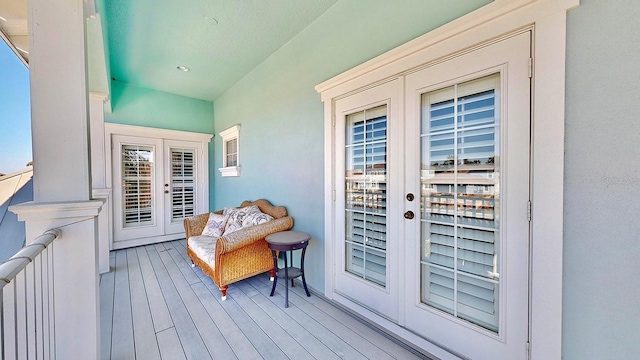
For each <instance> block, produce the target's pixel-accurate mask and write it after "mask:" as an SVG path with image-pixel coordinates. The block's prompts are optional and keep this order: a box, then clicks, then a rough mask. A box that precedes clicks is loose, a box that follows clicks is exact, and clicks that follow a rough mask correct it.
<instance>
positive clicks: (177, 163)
mask: <svg viewBox="0 0 640 360" xmlns="http://www.w3.org/2000/svg"><path fill="white" fill-rule="evenodd" d="M112 144H113V150H112V151H113V153H112V163H113V168H112V169H113V184H114V191H113V196H114V213H113V219H114V221H113V222H114V241H113V248H114V249H118V248H123V247H129V246H137V245H142V244H148V243H153V242H158V241H165V240H170V239H174V238H175V239H177V238H180V237H183V236H184V227H183V220H184V218H185V217H189V216H192V215H195V214H197V213H200V212H202V211H206V209H205V206H204V204H205V203H206V201H205V200H204V199H203V196H204V195H203V194H202V193H204V191H203V187H204V186H206V184H205V182H204V176H202V171H201V170H200V169H199V167H201V166H204V165H202V164H200V163H201V162H202V160H200V159H201V157H202V153H203V149H202V143H200V142H194V141H179V140H163V139H155V138H145V137H135V136H126V135H115V134H114V135H112Z"/></svg>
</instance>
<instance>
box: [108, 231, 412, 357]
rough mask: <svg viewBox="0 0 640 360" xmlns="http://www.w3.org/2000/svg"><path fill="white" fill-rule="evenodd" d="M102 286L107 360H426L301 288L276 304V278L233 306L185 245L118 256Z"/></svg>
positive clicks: (232, 290)
mask: <svg viewBox="0 0 640 360" xmlns="http://www.w3.org/2000/svg"><path fill="white" fill-rule="evenodd" d="M110 260H111V269H112V271H111V272H110V273H107V274H104V275H102V277H101V280H100V295H101V297H100V302H101V303H100V312H101V315H100V316H101V329H100V331H101V359H103V360H106V359H113V360H131V359H164V360H167V359H194V360H204V359H225V360H226V359H269V360H271V359H296V360H297V359H321V360H325V359H376V360H378V359H420V358H421V357H420V356H419V355H418V354H416V353H415V352H412V351H410V350H408V349H407V348H405V347H403V346H401V345H399V344H397V343H396V342H394V341H392V340H390V339H389V338H387V337H386V336H385V335H383V334H381V333H380V332H378V331H376V330H374V329H372V328H370V327H368V326H367V325H365V324H364V323H362V322H360V321H358V320H357V319H355V318H354V317H352V316H351V315H349V314H347V313H345V312H343V311H341V310H340V309H338V308H336V307H335V306H333V305H331V304H330V303H328V302H327V301H325V300H324V299H323V298H322V297H320V296H316V295H314V294H312V295H311V297H306V295H305V294H304V290H303V289H302V287H301V286H296V287H295V288H293V289H292V290H293V291H292V292H290V293H289V308H286V309H285V308H284V287H280V284H281V283H282V281H280V282H279V283H278V285H279V288H278V289H276V294H275V295H274V296H273V297H269V293H270V291H271V284H272V283H271V282H270V281H269V278H268V275H267V274H263V275H258V276H255V277H253V278H250V279H246V280H244V281H241V282H238V283H235V284H233V285H231V286H229V292H228V296H227V300H226V301H221V300H220V292H219V291H218V289H217V287H216V286H215V285H214V284H213V282H212V281H211V280H210V279H209V278H208V277H206V276H205V275H203V274H202V272H201V271H200V270H199V269H198V268H191V265H190V264H191V263H190V261H189V260H188V258H187V256H186V252H185V248H184V240H178V241H172V242H167V243H162V244H156V245H148V246H142V247H138V248H132V249H126V250H118V251H115V252H112V253H111V257H110Z"/></svg>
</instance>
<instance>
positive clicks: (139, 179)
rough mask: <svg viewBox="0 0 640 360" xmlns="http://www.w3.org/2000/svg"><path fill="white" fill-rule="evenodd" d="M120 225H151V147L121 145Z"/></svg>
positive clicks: (152, 220)
mask: <svg viewBox="0 0 640 360" xmlns="http://www.w3.org/2000/svg"><path fill="white" fill-rule="evenodd" d="M121 161H122V187H123V192H122V196H123V199H122V200H123V201H122V203H123V204H124V206H123V209H122V219H123V221H122V223H123V224H124V227H127V228H128V227H136V226H145V225H149V224H152V223H153V222H154V219H153V201H154V199H153V183H152V180H153V161H154V160H153V147H151V146H138V145H122V159H121Z"/></svg>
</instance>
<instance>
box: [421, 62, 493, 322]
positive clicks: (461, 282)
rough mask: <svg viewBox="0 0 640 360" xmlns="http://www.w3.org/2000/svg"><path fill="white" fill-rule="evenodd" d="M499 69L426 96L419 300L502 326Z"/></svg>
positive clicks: (422, 138)
mask: <svg viewBox="0 0 640 360" xmlns="http://www.w3.org/2000/svg"><path fill="white" fill-rule="evenodd" d="M499 91H500V89H499V75H498V74H495V75H492V76H487V77H484V78H481V79H477V80H473V81H470V82H465V83H462V84H457V85H454V86H451V87H448V88H445V89H440V90H437V91H433V92H430V93H427V94H423V95H422V105H421V106H422V108H421V112H422V113H421V117H422V119H421V134H420V136H421V149H420V153H421V176H420V177H421V179H420V180H421V264H422V265H421V267H422V271H421V301H422V302H423V303H425V304H427V305H429V306H431V307H433V308H436V309H439V310H442V311H445V312H447V313H449V314H451V315H452V316H455V317H458V318H461V319H465V320H467V321H470V322H472V323H474V324H477V325H479V326H481V327H484V328H486V329H489V330H491V331H494V332H497V331H498V315H499V314H498V291H499V287H500V280H499V279H500V276H499V274H500V271H499V269H500V263H499V255H500V241H499V240H500V234H499V233H500V231H499V228H500V223H499V201H500V191H499V190H500V181H499V180H500V177H499V174H500V172H499V166H498V160H499V154H500V148H499V147H500V141H499V140H500V136H499V135H500V121H499V120H500V116H499V110H500V106H499Z"/></svg>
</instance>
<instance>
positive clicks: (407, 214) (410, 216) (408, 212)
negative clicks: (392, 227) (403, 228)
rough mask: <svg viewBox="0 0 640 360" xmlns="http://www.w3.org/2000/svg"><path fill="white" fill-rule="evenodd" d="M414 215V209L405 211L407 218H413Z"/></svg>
mask: <svg viewBox="0 0 640 360" xmlns="http://www.w3.org/2000/svg"><path fill="white" fill-rule="evenodd" d="M413 217H414V215H413V211H407V212H406V213H404V218H405V219H409V220H411V219H413Z"/></svg>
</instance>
